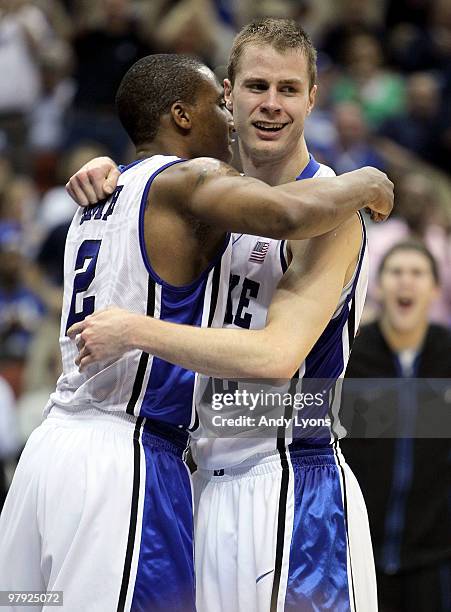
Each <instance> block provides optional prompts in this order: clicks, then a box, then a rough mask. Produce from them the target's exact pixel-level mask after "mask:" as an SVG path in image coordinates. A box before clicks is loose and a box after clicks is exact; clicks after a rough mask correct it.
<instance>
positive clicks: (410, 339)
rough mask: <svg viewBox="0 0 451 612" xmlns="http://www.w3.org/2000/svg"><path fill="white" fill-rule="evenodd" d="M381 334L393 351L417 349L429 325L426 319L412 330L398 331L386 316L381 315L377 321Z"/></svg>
mask: <svg viewBox="0 0 451 612" xmlns="http://www.w3.org/2000/svg"><path fill="white" fill-rule="evenodd" d="M379 326H380V328H381V331H382V334H383V336H384V338H385V341H386V342H387V344H388V346H389V347H390V348H391V350H392V351H393V352H395V353H399V351H406V350H409V349H410V350H419V349H420V348H421V345H422V344H423V342H424V339H425V337H426V333H427V330H428V327H429V324H428V322H427V321H425V322H423V323H422V324H421V325H418V326H416V327H415V328H414V329H412V330H408V331H400V330H398V329H395V328H394V327H393V326H392V325H391V323H390V321H389V320H388V319H387V317H384V316H382V318H381V320H380V321H379Z"/></svg>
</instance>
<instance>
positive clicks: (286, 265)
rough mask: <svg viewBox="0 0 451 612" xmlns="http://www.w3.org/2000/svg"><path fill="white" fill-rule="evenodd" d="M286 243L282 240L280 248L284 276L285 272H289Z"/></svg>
mask: <svg viewBox="0 0 451 612" xmlns="http://www.w3.org/2000/svg"><path fill="white" fill-rule="evenodd" d="M285 243H286V241H285V240H281V241H280V247H279V248H280V267H281V268H282V272H283V274H285V272H286V271H287V270H288V262H287V260H286V257H285V251H284V249H285Z"/></svg>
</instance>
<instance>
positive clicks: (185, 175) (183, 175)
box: [164, 157, 240, 181]
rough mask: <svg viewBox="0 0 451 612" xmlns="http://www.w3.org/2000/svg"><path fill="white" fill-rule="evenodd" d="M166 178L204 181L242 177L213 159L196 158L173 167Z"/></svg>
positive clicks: (223, 163) (226, 165) (224, 164)
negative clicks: (216, 178)
mask: <svg viewBox="0 0 451 612" xmlns="http://www.w3.org/2000/svg"><path fill="white" fill-rule="evenodd" d="M169 170H170V171H169V172H167V173H164V174H166V177H173V178H172V180H184V181H187V180H194V181H197V180H202V179H207V178H212V177H217V176H240V174H239V172H238V171H237V170H235V169H234V168H232V167H231V166H229V165H228V164H226V163H225V162H222V161H220V160H219V159H214V158H213V157H196V158H195V159H188V160H186V161H185V162H184V163H182V164H176V165H174V166H172V167H171V168H170V169H169Z"/></svg>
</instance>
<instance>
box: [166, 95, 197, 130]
mask: <svg viewBox="0 0 451 612" xmlns="http://www.w3.org/2000/svg"><path fill="white" fill-rule="evenodd" d="M171 116H172V119H173V120H174V122H175V124H176V125H177V126H178V127H179V128H182V130H189V129H190V128H191V126H192V121H191V113H190V112H189V108H188V106H187V105H186V104H184V103H183V102H181V101H180V100H177V102H174V104H173V105H172V106H171Z"/></svg>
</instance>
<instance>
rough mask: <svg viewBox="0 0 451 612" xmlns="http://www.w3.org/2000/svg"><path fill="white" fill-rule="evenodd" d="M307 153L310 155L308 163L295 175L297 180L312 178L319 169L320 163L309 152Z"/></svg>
mask: <svg viewBox="0 0 451 612" xmlns="http://www.w3.org/2000/svg"><path fill="white" fill-rule="evenodd" d="M309 155H310V160H309V163H308V164H307V165H306V166H305V168H304V170H303V171H302V172H301V174H300V175H299V176H297V177H296V180H297V181H301V180H303V179H309V178H313V177H314V176H315V174H316V173H317V172H318V170H319V169H320V164H319V163H318V162H317V161H316V159H315V158H314V157H313V155H311V154H310V153H309Z"/></svg>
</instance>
